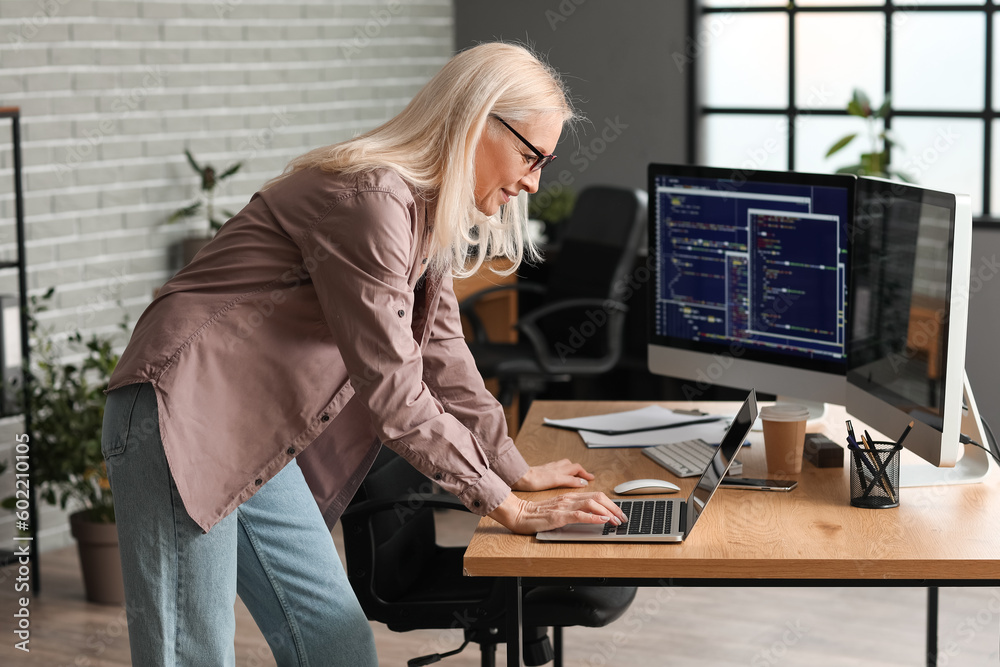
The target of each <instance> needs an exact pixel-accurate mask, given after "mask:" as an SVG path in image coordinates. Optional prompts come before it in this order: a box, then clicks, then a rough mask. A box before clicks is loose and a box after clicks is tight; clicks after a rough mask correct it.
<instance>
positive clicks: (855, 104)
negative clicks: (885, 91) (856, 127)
mask: <svg viewBox="0 0 1000 667" xmlns="http://www.w3.org/2000/svg"><path fill="white" fill-rule="evenodd" d="M847 113H849V114H851V115H852V116H861V117H862V118H867V117H868V116H870V115H871V113H872V103H871V100H869V99H868V95H866V94H865V91H863V90H861V89H860V88H855V89H854V95H853V97H851V101H850V102H849V103H848V104H847Z"/></svg>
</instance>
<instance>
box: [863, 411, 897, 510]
mask: <svg viewBox="0 0 1000 667" xmlns="http://www.w3.org/2000/svg"><path fill="white" fill-rule="evenodd" d="M861 441H862V442H863V443H864V445H865V449H867V450H868V457H869V458H870V459H871V460H872V463H873V464H875V467H876V468H878V469H880V470H881V471H882V474H881V479H880V480H879V483H880V484H881V485H882V488H883V489H884V490H885V492H886V493H887V494H888V495H889V500H891V501H892V502H896V494H894V493H893V492H892V485H891V484H889V478H888V477H887V476H886V474H885V468H884V466H882V465H880V464H879V459H878V455H877V454H876V452H877V451H878V450H876V449H875V445H874V441H873V440H872V437H871V436H870V435H869V434H868V429H865V434H864V436H863V437H862V438H861ZM873 474H874V475H875V476H876V477H878V472H877V471H876V472H875V473H873Z"/></svg>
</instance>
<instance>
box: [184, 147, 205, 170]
mask: <svg viewBox="0 0 1000 667" xmlns="http://www.w3.org/2000/svg"><path fill="white" fill-rule="evenodd" d="M184 155H186V156H187V161H188V164H189V165H191V168H192V169H194V170H195V171H196V172H197V173H198V175H201V171H202V170H201V167H199V166H198V163H197V162H195V161H194V156H193V155H191V151H189V150H188V149H186V148H185V149H184Z"/></svg>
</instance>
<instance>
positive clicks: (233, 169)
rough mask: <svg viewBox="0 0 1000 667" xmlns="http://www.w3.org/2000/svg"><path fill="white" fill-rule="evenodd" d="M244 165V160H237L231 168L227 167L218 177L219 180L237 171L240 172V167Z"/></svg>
mask: <svg viewBox="0 0 1000 667" xmlns="http://www.w3.org/2000/svg"><path fill="white" fill-rule="evenodd" d="M242 166H243V163H242V162H237V163H236V164H234V165H233V166H231V167H230V168H229V169H226V170H225V171H224V172H222V174H221V175H220V176H219V177H218V180H220V181H221V180H222V179H224V178H229V177H230V176H232V175H233V174H235V173H236V172H238V171H239V170H240V167H242Z"/></svg>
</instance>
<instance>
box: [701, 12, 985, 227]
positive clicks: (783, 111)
mask: <svg viewBox="0 0 1000 667" xmlns="http://www.w3.org/2000/svg"><path fill="white" fill-rule="evenodd" d="M998 1H1000V0H998ZM689 7H690V11H691V16H692V21H691V23H690V25H691V28H690V30H691V31H693V34H691V35H689V38H690V41H689V44H690V45H691V46H692V49H693V51H694V52H695V54H696V55H697V56H698V57H697V58H695V59H694V62H695V67H696V68H697V70H696V77H697V78H696V79H695V89H696V92H695V95H693V96H692V101H691V104H692V105H693V108H692V109H691V113H690V115H689V118H691V119H692V121H691V122H692V123H695V124H696V125H695V126H693V127H692V128H691V134H692V136H697V137H699V138H700V141H699V142H698V143H697V144H692V145H691V147H689V152H690V153H691V154H690V155H689V159H690V160H691V161H692V162H696V163H699V164H706V165H712V166H722V167H739V168H744V169H762V170H775V171H783V170H795V171H811V172H834V171H836V170H837V169H838V168H840V167H843V166H846V165H849V164H854V163H856V162H858V161H859V159H860V155H861V153H862V152H868V151H869V150H870V147H871V144H872V140H871V139H870V138H869V132H868V128H867V126H866V125H867V124H866V121H865V120H864V119H862V118H859V117H856V116H850V115H848V114H847V112H846V108H847V103H848V101H849V100H850V99H851V96H852V94H853V91H854V89H855V88H859V89H861V90H863V91H864V92H865V93H866V94H867V95H868V97H869V98H870V99H871V102H872V104H873V105H874V106H876V107H877V106H880V105H881V104H882V103H883V101H884V100H885V99H889V100H890V113H889V116H888V118H887V120H886V121H885V128H886V129H888V131H889V132H890V133H891V136H892V137H893V138H894V139H895V143H894V144H893V145H892V146H891V147H890V158H891V166H892V167H893V169H896V170H899V171H901V172H903V173H904V174H906V175H907V176H908V177H909V178H910V179H911V180H913V181H914V182H915V183H917V184H919V185H923V186H926V187H930V188H938V189H941V190H946V191H953V192H966V193H968V194H970V195H971V196H972V203H973V214H974V216H975V217H976V219H977V222H991V223H1000V164H998V161H1000V128H998V127H996V125H995V124H996V123H997V122H998V118H1000V113H998V109H997V108H996V107H995V106H994V100H993V88H994V83H995V81H994V77H995V74H994V73H995V72H996V71H998V70H1000V68H998V67H995V66H994V65H995V63H994V59H995V58H996V57H997V56H996V55H995V54H996V51H995V50H994V48H993V35H994V31H995V21H996V20H997V14H996V10H997V8H998V5H996V4H994V0H689ZM997 106H1000V104H998V105H997ZM877 129H878V130H881V129H882V128H881V125H879V126H878V128H877ZM854 132H856V133H858V136H857V137H856V138H855V139H854V140H853V141H852V142H851V143H850V144H849V145H848V146H847V147H846V148H844V149H843V150H841V151H840V152H838V153H836V154H834V155H833V156H831V157H829V158H828V157H826V152H827V150H828V149H829V148H830V147H831V146H832V145H833V144H834V142H836V141H837V140H838V139H839V138H841V137H843V136H845V135H847V134H850V133H854Z"/></svg>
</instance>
